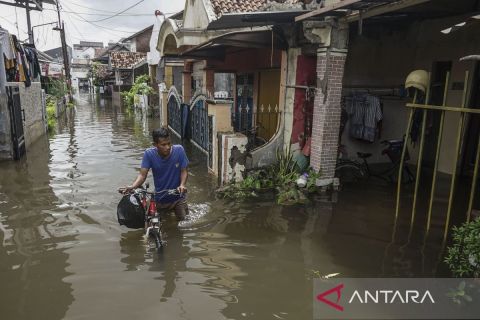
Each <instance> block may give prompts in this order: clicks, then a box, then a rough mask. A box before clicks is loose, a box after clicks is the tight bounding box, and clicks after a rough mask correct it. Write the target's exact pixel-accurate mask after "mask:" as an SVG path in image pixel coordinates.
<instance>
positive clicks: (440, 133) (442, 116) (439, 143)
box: [425, 72, 450, 237]
mask: <svg viewBox="0 0 480 320" xmlns="http://www.w3.org/2000/svg"><path fill="white" fill-rule="evenodd" d="M449 82H450V72H447V77H446V79H445V89H444V91H443V106H444V107H445V106H446V105H447V94H448V84H449ZM440 112H441V113H440V127H439V128H438V141H437V150H436V153H435V165H434V167H433V179H432V190H431V192H430V203H429V205H428V218H427V231H426V233H425V237H427V235H428V232H429V231H430V225H431V221H432V208H433V199H434V197H435V189H436V185H437V171H438V163H439V160H440V148H441V146H442V138H443V127H444V122H445V111H444V110H442V111H440Z"/></svg>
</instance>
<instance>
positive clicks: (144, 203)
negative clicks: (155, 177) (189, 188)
mask: <svg viewBox="0 0 480 320" xmlns="http://www.w3.org/2000/svg"><path fill="white" fill-rule="evenodd" d="M148 188H149V184H148V183H147V184H146V185H145V188H143V187H140V188H137V189H135V190H134V191H133V192H132V193H133V194H134V195H136V196H137V197H138V199H139V200H140V203H139V205H140V206H141V207H142V210H143V213H144V219H145V237H146V238H151V239H153V241H154V243H155V247H156V250H157V252H158V253H160V252H161V251H162V250H163V246H164V241H163V240H162V230H161V228H162V224H161V217H160V213H159V212H157V205H156V200H158V198H157V199H155V196H158V195H162V197H160V199H161V198H163V197H165V196H167V195H180V192H179V191H178V190H177V189H165V190H161V191H159V192H150V191H148Z"/></svg>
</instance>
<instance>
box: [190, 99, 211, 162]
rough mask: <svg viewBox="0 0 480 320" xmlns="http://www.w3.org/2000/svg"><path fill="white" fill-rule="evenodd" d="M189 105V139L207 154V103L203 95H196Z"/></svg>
mask: <svg viewBox="0 0 480 320" xmlns="http://www.w3.org/2000/svg"><path fill="white" fill-rule="evenodd" d="M192 101H193V103H192V105H191V106H190V108H191V109H190V116H191V120H190V132H191V135H192V136H191V140H192V141H193V142H194V144H196V145H197V146H198V147H200V148H201V149H202V151H204V152H205V153H207V154H208V151H209V144H210V143H209V140H210V139H209V122H208V104H207V102H206V97H205V96H204V95H202V96H198V97H196V98H195V99H193V100H192Z"/></svg>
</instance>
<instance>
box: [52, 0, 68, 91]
mask: <svg viewBox="0 0 480 320" xmlns="http://www.w3.org/2000/svg"><path fill="white" fill-rule="evenodd" d="M55 2H56V4H57V14H58V28H54V30H58V31H60V40H61V41H62V52H63V66H64V68H65V80H66V82H67V89H68V92H69V94H70V93H71V77H70V61H68V49H67V41H66V40H65V24H64V23H63V21H62V20H61V18H60V0H56V1H55Z"/></svg>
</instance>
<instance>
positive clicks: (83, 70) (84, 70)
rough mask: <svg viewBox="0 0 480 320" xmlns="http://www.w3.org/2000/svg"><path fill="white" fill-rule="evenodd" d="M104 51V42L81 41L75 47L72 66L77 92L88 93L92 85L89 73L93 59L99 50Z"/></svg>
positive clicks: (73, 84)
mask: <svg viewBox="0 0 480 320" xmlns="http://www.w3.org/2000/svg"><path fill="white" fill-rule="evenodd" d="M101 49H103V42H92V41H80V43H79V44H74V45H73V59H72V64H71V75H72V87H74V88H76V89H77V91H79V92H80V91H83V92H88V91H90V87H91V86H92V84H91V83H90V81H91V80H90V79H89V71H90V67H91V64H92V59H94V58H95V54H96V52H98V51H97V50H101Z"/></svg>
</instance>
